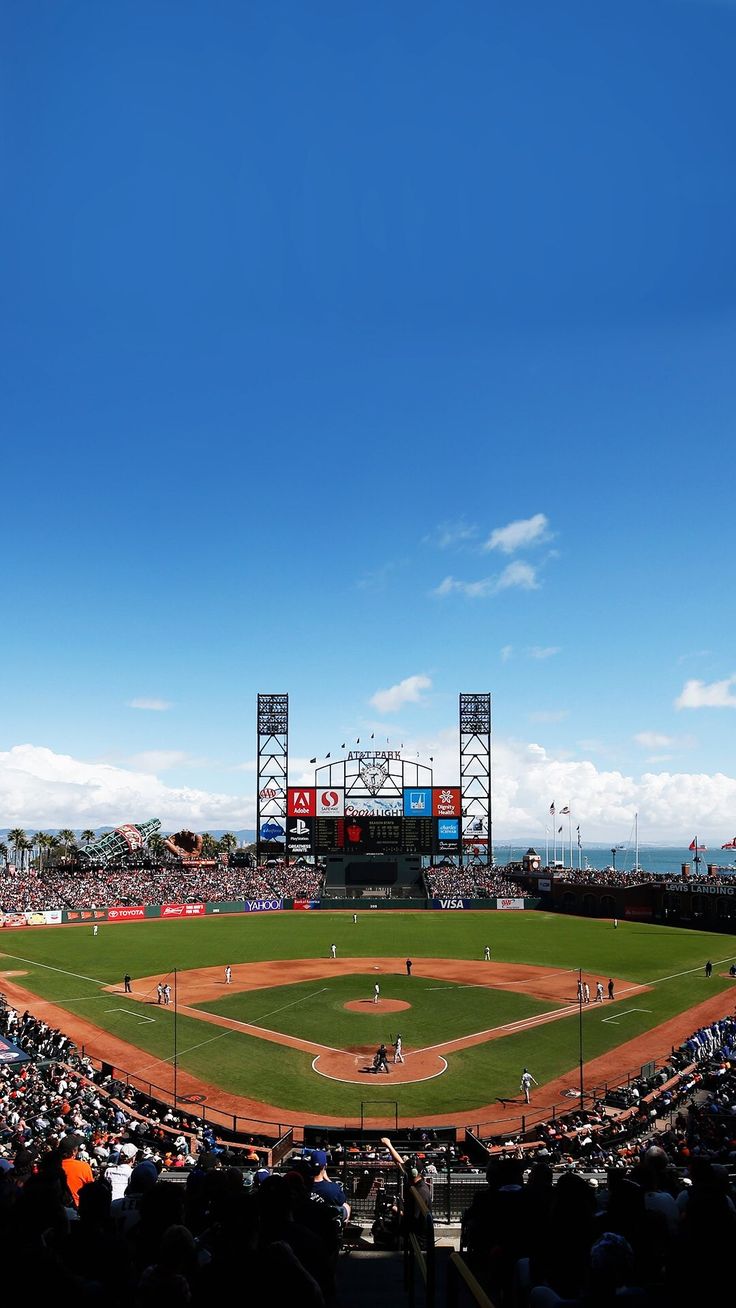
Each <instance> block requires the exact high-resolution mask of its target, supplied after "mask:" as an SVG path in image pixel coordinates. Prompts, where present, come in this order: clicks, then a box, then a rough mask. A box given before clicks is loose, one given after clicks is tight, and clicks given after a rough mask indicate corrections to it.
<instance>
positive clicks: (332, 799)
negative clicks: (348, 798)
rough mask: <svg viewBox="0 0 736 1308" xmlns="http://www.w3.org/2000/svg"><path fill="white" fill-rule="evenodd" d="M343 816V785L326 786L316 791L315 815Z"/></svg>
mask: <svg viewBox="0 0 736 1308" xmlns="http://www.w3.org/2000/svg"><path fill="white" fill-rule="evenodd" d="M344 816H345V787H344V786H328V788H327V789H326V790H322V789H320V790H318V791H317V817H333V818H336V817H344Z"/></svg>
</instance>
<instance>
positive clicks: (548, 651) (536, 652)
mask: <svg viewBox="0 0 736 1308" xmlns="http://www.w3.org/2000/svg"><path fill="white" fill-rule="evenodd" d="M527 653H528V655H529V658H530V659H551V658H553V657H554V655H555V654H560V653H561V646H560V645H532V646H531V649H529V650H527Z"/></svg>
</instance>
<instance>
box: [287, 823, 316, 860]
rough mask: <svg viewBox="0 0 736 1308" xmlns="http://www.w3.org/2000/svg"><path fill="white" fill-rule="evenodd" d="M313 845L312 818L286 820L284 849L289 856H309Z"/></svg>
mask: <svg viewBox="0 0 736 1308" xmlns="http://www.w3.org/2000/svg"><path fill="white" fill-rule="evenodd" d="M313 844H314V818H287V821H286V848H287V849H288V851H289V853H290V854H311V852H312V846H313Z"/></svg>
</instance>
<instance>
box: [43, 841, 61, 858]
mask: <svg viewBox="0 0 736 1308" xmlns="http://www.w3.org/2000/svg"><path fill="white" fill-rule="evenodd" d="M60 847H61V841H60V840H59V837H58V836H47V837H46V848H47V850H48V851H49V858H50V859H51V861H52V862H53V856H54V850H56V849H59V848H60Z"/></svg>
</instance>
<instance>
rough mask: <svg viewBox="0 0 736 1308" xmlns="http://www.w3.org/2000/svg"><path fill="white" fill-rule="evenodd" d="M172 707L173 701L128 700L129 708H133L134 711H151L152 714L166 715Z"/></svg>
mask: <svg viewBox="0 0 736 1308" xmlns="http://www.w3.org/2000/svg"><path fill="white" fill-rule="evenodd" d="M171 707H172V705H171V701H170V700H168V699H130V700H128V708H132V709H148V710H149V711H150V712H152V713H165V712H166V710H167V709H170V708H171Z"/></svg>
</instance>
